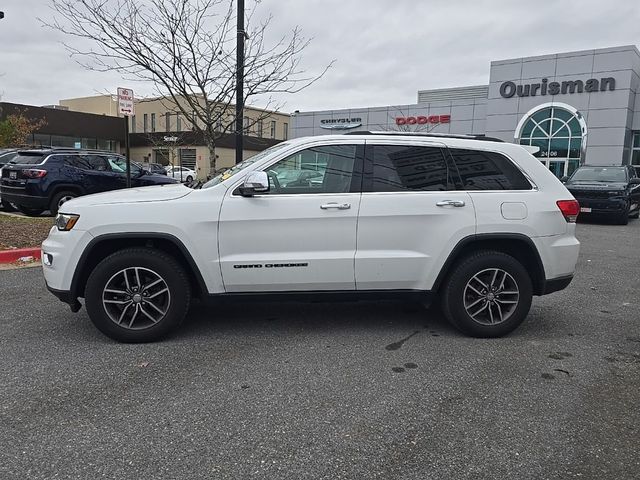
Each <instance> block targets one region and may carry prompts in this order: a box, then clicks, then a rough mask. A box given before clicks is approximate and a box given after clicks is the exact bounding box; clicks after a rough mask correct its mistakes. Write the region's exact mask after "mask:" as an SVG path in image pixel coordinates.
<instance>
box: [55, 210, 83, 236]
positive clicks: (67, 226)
mask: <svg viewBox="0 0 640 480" xmlns="http://www.w3.org/2000/svg"><path fill="white" fill-rule="evenodd" d="M79 218H80V215H73V214H66V213H59V214H58V216H57V217H56V227H58V230H60V231H61V232H68V231H69V230H71V229H72V228H73V226H74V225H75V224H76V223H78V219H79Z"/></svg>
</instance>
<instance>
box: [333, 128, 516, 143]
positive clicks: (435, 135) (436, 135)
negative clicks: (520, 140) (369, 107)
mask: <svg viewBox="0 0 640 480" xmlns="http://www.w3.org/2000/svg"><path fill="white" fill-rule="evenodd" d="M344 135H391V136H396V135H397V136H411V137H432V138H459V139H461V140H481V141H484V142H501V143H504V140H501V139H500V138H495V137H487V136H485V135H464V134H455V133H451V134H449V133H429V132H398V131H393V132H384V131H377V132H370V131H368V130H358V131H356V132H347V133H345V134H344Z"/></svg>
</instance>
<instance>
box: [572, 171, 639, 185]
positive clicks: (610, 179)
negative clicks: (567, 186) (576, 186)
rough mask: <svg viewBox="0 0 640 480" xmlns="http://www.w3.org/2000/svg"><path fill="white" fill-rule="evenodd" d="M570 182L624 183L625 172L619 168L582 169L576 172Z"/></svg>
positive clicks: (625, 179) (625, 178)
mask: <svg viewBox="0 0 640 480" xmlns="http://www.w3.org/2000/svg"><path fill="white" fill-rule="evenodd" d="M570 181H571V182H606V183H614V182H626V181H627V170H626V169H625V168H621V167H582V168H579V169H578V170H576V173H574V174H573V176H572V177H571V180H570Z"/></svg>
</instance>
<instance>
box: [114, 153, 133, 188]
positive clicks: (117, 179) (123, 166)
mask: <svg viewBox="0 0 640 480" xmlns="http://www.w3.org/2000/svg"><path fill="white" fill-rule="evenodd" d="M106 159H107V163H108V164H109V170H110V180H111V182H112V184H113V188H112V190H116V189H120V188H126V186H127V159H126V158H125V157H121V156H120V155H109V156H107V157H106ZM138 171H139V168H138V167H136V166H135V165H134V164H133V163H131V185H132V186H134V187H136V186H139V185H138V184H137V183H139V182H137V179H136V172H138Z"/></svg>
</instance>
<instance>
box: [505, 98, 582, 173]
mask: <svg viewBox="0 0 640 480" xmlns="http://www.w3.org/2000/svg"><path fill="white" fill-rule="evenodd" d="M520 124H521V126H520V128H519V132H517V137H518V139H519V142H520V144H521V145H531V146H534V147H539V148H540V151H539V152H538V153H536V154H535V156H536V157H539V158H540V160H541V161H542V162H543V163H544V164H545V165H546V166H547V167H548V168H549V170H551V171H552V172H553V173H554V174H555V175H556V176H557V177H563V176H565V175H571V174H572V173H573V172H574V170H575V169H576V168H578V166H580V159H581V156H582V137H583V135H584V134H585V133H586V124H585V123H584V120H583V119H582V115H580V113H578V112H577V111H576V110H575V109H573V108H572V107H570V106H569V105H565V106H562V107H560V106H558V105H554V106H546V105H544V106H542V108H539V107H538V109H537V110H535V111H533V112H530V113H529V115H527V116H526V117H525V119H523V121H521V123H520Z"/></svg>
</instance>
